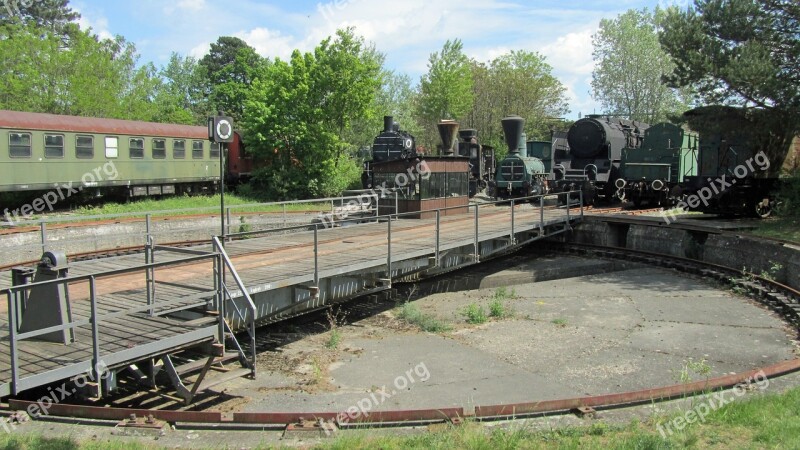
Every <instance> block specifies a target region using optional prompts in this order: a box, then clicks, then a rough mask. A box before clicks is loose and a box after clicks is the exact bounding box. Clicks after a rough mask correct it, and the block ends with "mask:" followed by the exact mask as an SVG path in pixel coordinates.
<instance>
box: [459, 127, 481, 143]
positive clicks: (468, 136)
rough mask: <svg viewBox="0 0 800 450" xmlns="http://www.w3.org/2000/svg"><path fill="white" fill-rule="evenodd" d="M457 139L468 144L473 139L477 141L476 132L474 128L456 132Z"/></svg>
mask: <svg viewBox="0 0 800 450" xmlns="http://www.w3.org/2000/svg"><path fill="white" fill-rule="evenodd" d="M458 137H459V138H460V139H461V140H462V141H463V142H470V141H471V140H473V139H478V130H476V129H474V128H467V129H464V130H461V131H459V132H458Z"/></svg>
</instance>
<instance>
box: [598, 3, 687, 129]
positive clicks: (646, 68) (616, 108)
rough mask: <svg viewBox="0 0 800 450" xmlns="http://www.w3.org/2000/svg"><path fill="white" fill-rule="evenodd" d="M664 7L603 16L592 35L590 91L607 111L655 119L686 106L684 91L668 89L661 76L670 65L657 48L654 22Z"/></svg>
mask: <svg viewBox="0 0 800 450" xmlns="http://www.w3.org/2000/svg"><path fill="white" fill-rule="evenodd" d="M662 15H663V12H662V11H661V10H659V9H656V12H655V14H651V13H650V12H648V10H647V9H646V8H645V9H643V10H641V11H638V10H633V9H631V10H628V11H627V12H625V13H624V14H622V15H620V16H618V17H617V18H616V19H614V20H609V19H603V20H601V21H600V29H599V30H598V32H597V34H595V35H594V36H593V37H592V45H593V46H594V51H593V53H592V56H593V58H594V60H595V62H596V63H597V66H596V68H595V71H594V72H593V73H592V90H593V92H594V95H595V96H596V97H597V98H598V99H599V100H600V102H601V103H602V105H603V107H604V108H605V109H606V112H608V113H611V114H622V115H625V116H627V117H629V118H631V119H634V120H640V121H643V122H648V123H656V122H660V121H663V120H665V119H667V116H669V115H674V114H676V113H679V112H682V111H684V110H685V109H687V104H688V102H687V99H688V95H687V92H686V91H683V92H682V91H680V90H676V89H673V88H670V87H669V86H667V85H666V84H665V83H664V82H663V80H662V79H663V77H664V76H665V75H667V74H669V73H671V72H672V71H673V69H674V68H675V64H674V63H673V61H672V59H671V58H670V56H669V55H668V54H667V53H666V52H665V51H663V50H662V49H661V46H660V45H659V42H658V33H657V31H658V26H659V22H660V17H661V16H662Z"/></svg>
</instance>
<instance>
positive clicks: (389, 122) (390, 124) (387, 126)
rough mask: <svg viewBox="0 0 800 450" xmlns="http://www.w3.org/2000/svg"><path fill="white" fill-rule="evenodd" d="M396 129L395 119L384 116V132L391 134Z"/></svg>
mask: <svg viewBox="0 0 800 450" xmlns="http://www.w3.org/2000/svg"><path fill="white" fill-rule="evenodd" d="M393 129H394V118H393V117H392V116H383V132H384V133H389V132H391V131H392V130H393Z"/></svg>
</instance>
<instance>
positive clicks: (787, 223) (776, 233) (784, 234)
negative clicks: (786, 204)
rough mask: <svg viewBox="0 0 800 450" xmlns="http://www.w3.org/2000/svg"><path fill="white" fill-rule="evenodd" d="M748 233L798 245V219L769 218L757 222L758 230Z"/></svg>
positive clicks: (799, 226)
mask: <svg viewBox="0 0 800 450" xmlns="http://www.w3.org/2000/svg"><path fill="white" fill-rule="evenodd" d="M750 233H752V234H754V235H756V236H762V237H766V238H771V239H782V240H785V241H792V242H797V243H798V244H800V217H782V216H779V217H770V218H768V219H764V220H761V221H760V222H758V228H756V229H755V230H752V231H750Z"/></svg>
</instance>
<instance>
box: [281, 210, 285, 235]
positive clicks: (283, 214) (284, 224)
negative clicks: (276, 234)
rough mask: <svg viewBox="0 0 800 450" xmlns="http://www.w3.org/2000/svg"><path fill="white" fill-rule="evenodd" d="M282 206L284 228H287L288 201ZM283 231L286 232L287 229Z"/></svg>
mask: <svg viewBox="0 0 800 450" xmlns="http://www.w3.org/2000/svg"><path fill="white" fill-rule="evenodd" d="M281 206H282V207H283V228H286V203H283V204H282V205H281ZM283 233H284V234H286V230H283Z"/></svg>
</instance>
